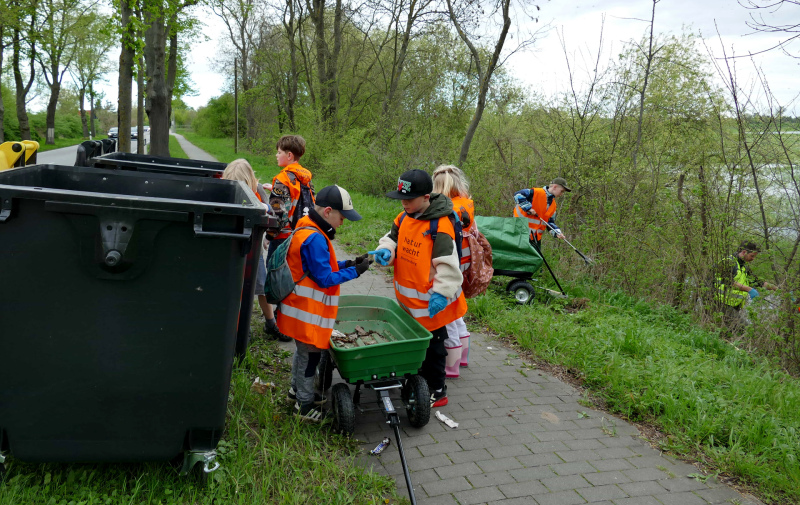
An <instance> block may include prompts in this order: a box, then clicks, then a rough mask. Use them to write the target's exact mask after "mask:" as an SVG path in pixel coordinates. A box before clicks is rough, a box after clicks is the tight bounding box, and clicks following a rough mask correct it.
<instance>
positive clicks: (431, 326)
mask: <svg viewBox="0 0 800 505" xmlns="http://www.w3.org/2000/svg"><path fill="white" fill-rule="evenodd" d="M403 214H404V213H400V214H399V215H398V216H397V217H396V218H395V220H394V223H395V224H396V225H397V226H399V230H398V232H397V251H396V252H395V260H394V294H395V296H396V297H397V301H398V302H399V303H400V306H401V307H403V309H405V311H406V312H408V313H409V314H411V317H413V318H414V319H416V320H417V321H419V322H420V324H422V326H424V327H425V328H426V329H428V330H436V329H439V328H441V327H443V326H445V325H447V324H449V323H452V322H453V321H455V320H456V319H458V318H459V317H462V316H463V315H464V314H466V313H467V301H466V299H464V294H463V293H462V292H461V286H459V287H458V291H456V294H455V297H453V298H448V299H447V302H448V304H447V306H446V307H445V308H444V309H443V310H442V311H441V312H439V313H438V314H436V315H435V316H433V317H432V318H431V317H428V302H429V301H430V299H431V295H432V294H433V273H434V272H433V268H432V263H431V261H432V257H433V240H431V237H430V229H431V223H430V221H426V220H420V219H414V218H413V217H411V216H409V215H406V216H405V218H404V219H403V220H402V223H401V222H400V216H402V215H403ZM437 226H438V228H437V233H445V234H447V235H448V236H449V237H450V238H453V237H455V234H456V233H455V230H454V229H453V223H451V222H450V219H448V218H447V216H445V217H440V218H439V222H438V224H437ZM454 240H455V239H454Z"/></svg>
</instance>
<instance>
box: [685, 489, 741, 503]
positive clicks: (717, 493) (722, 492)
mask: <svg viewBox="0 0 800 505" xmlns="http://www.w3.org/2000/svg"><path fill="white" fill-rule="evenodd" d="M694 493H695V494H696V495H697V496H699V497H700V498H702V499H704V500H705V501H707V502H708V503H712V504H718V503H731V500H734V499H741V495H740V494H739V493H737V492H736V491H734V490H733V489H731V488H729V487H718V488H716V489H699V490H697V491H695V492H694Z"/></svg>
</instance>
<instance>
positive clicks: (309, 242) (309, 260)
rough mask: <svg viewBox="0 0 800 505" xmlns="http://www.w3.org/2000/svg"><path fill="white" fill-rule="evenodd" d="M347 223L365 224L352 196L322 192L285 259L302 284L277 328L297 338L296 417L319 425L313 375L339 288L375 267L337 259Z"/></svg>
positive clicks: (326, 344) (283, 306) (361, 260)
mask: <svg viewBox="0 0 800 505" xmlns="http://www.w3.org/2000/svg"><path fill="white" fill-rule="evenodd" d="M345 219H348V220H350V221H358V220H360V219H361V216H360V215H359V214H358V212H356V211H355V209H354V208H353V200H352V199H351V198H350V194H349V193H348V192H347V191H345V190H344V188H340V187H339V186H326V187H324V188H322V190H321V191H320V192H319V193H318V194H317V201H316V205H315V206H314V207H313V208H311V209H309V211H308V215H306V216H303V217H302V218H300V219H299V220H298V221H297V226H296V231H295V233H294V235H293V236H292V242H291V243H290V244H289V251H288V252H287V254H286V263H287V264H288V265H289V268H290V269H291V271H292V278H293V279H295V281H296V282H297V285H296V286H295V288H294V291H292V292H291V293H290V294H289V295H288V296H287V297H286V298H284V299H283V300H282V301H281V303H280V304H279V305H278V326H280V328H281V331H282V332H284V333H285V334H286V335H288V336H290V337H291V338H293V339H295V344H296V346H297V349H296V350H295V353H294V361H293V363H292V388H291V389H290V390H289V398H292V399H295V400H296V403H295V415H297V416H299V417H301V418H302V419H304V420H307V421H313V422H319V421H321V420H322V418H323V416H324V412H323V410H322V409H321V407H319V405H320V404H323V403H324V402H325V400H324V398H323V397H322V395H315V393H314V375H315V371H316V369H317V365H318V364H319V362H320V358H321V357H322V352H326V351H327V349H329V348H330V338H331V333H332V331H333V326H334V323H335V322H336V314H337V312H338V310H339V285H340V284H342V283H344V282H347V281H349V280H352V279H355V278H356V277H359V276H360V275H361V274H363V273H364V272H366V271H367V269H369V264H370V262H369V260H368V259H367V255H366V254H365V255H363V256H361V257H358V258H356V259H355V260H347V261H337V260H336V252H335V251H334V249H333V244H332V243H331V240H332V239H333V237H334V236H335V234H336V229H337V228H338V227H339V226H341V225H342V223H343V222H344V220H345ZM306 274H307V275H306Z"/></svg>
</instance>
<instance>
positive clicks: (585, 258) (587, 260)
mask: <svg viewBox="0 0 800 505" xmlns="http://www.w3.org/2000/svg"><path fill="white" fill-rule="evenodd" d="M531 211H532V212H533V213H534V214H535V215H536V217H538V218H539V220H540V221H542V222H543V223H544V224H545V225H546V226H547V227H548V228H550V230H551V231H556V229H555V228H553V227H552V226H551V225H550V223H548V222H547V221H545V220H544V219H542V218H541V216H539V214H536V211H535V210H533V209H531ZM561 240H563V241H564V242H566V243H567V244H568V245H569V246H570V247H571V248H572V250H573V251H575V252H576V253H578V255H579V256H580V257H581V258H583V261H584V262H585V263H586V264H587V265H589V266H592V265H594V261H592V258H589V257H587V256H586V255H585V254H583V253H582V252H580V251H579V250H578V248H577V247H575V246H574V245H572V244H570V243H569V240H567V239H565V238H563V239H561ZM546 264H547V263H545V265H546ZM548 268H549V267H548Z"/></svg>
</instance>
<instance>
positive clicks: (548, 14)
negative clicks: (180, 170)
mask: <svg viewBox="0 0 800 505" xmlns="http://www.w3.org/2000/svg"><path fill="white" fill-rule="evenodd" d="M535 1H538V2H539V6H540V7H541V11H540V12H539V14H540V21H539V24H540V25H542V24H545V23H548V22H549V23H550V25H551V26H552V28H553V29H552V30H551V31H550V32H549V34H548V35H547V36H546V37H545V38H544V39H542V40H541V41H539V42H538V43H537V44H536V46H535V48H533V49H530V50H527V51H525V52H520V53H516V54H514V55H513V56H512V57H511V58H510V59H509V61H508V63H507V65H508V68H509V70H510V72H511V74H512V75H514V76H515V77H517V78H518V79H519V80H520V82H522V83H523V85H525V86H527V87H530V88H531V89H532V90H535V91H538V92H541V93H543V94H545V95H552V94H553V93H555V92H558V91H565V90H566V86H567V84H568V81H567V78H568V74H567V67H566V63H565V57H564V51H563V49H562V47H561V42H560V41H559V37H558V33H563V37H564V40H565V42H566V44H567V49H568V51H569V52H570V54H572V55H574V56H575V58H576V59H575V61H574V62H573V70H577V72H576V75H577V77H578V78H581V77H585V76H586V72H585V71H586V65H583V64H582V63H581V61H583V60H585V61H589V63H588V65H592V64H593V60H592V58H595V57H596V54H597V47H598V41H599V37H600V28H601V23H602V20H603V16H604V15H605V27H604V30H603V31H604V47H603V53H604V54H603V56H602V57H601V62H602V63H603V64H605V63H606V62H607V61H608V59H609V58H610V57H611V55H616V54H618V53H619V52H620V51H621V50H622V48H623V44H624V43H625V42H627V41H629V40H631V39H636V40H639V39H640V38H641V37H642V36H643V35H644V34H645V31H646V30H647V27H648V24H647V23H648V20H649V19H650V13H651V9H652V2H651V0H535ZM749 14H750V13H749V11H748V10H746V9H745V8H744V7H742V6H741V5H740V4H739V3H738V2H737V0H661V1H660V2H659V3H658V4H657V6H656V17H655V30H656V32H658V33H674V34H680V33H681V31H682V29H683V28H682V27H683V26H684V25H686V26H687V27H688V28H689V29H690V30H692V31H694V32H699V33H701V34H702V36H703V38H705V39H706V43H707V44H708V46H709V47H710V48H711V49H712V50H713V51H714V52H715V53H716V54H717V55H721V46H720V40H719V38H718V36H717V28H715V22H716V25H717V27H718V29H719V33H720V36H721V37H722V43H723V44H724V45H725V47H726V50H727V51H728V53H729V54H731V51H732V50H735V52H736V54H740V55H744V54H747V53H749V52H750V53H756V52H759V51H761V50H763V49H766V48H768V47H771V46H773V45H775V44H776V43H777V41H778V40H780V38H779V37H775V36H770V35H765V34H756V35H753V34H752V30H751V29H750V28H748V26H747V24H746V22H747V21H748V19H749ZM765 16H766V18H767V19H768V20H778V21H779V22H781V23H786V22H794V23H797V22H800V9H797V8H795V9H794V10H793V11H792V10H790V9H787V8H784V9H783V10H782V11H779V12H778V13H777V14H768V13H766V14H765ZM201 17H202V18H204V19H205V20H206V24H207V26H206V28H205V29H204V30H203V32H204V33H206V34H212V35H213V34H217V35H216V36H215V37H214V38H211V39H210V40H208V41H205V42H199V43H195V44H194V45H193V49H192V53H191V56H190V58H189V70H190V72H191V75H192V80H193V81H194V83H195V86H196V89H197V91H198V95H197V96H193V97H187V98H186V99H185V101H186V102H187V103H188V104H189V105H190V106H192V107H194V108H197V107H200V106H204V105H206V104H207V103H208V100H209V99H210V98H212V97H214V96H218V95H220V94H221V93H222V87H223V85H224V82H225V76H223V75H220V74H218V73H216V72H215V71H214V70H213V69H212V65H213V61H214V60H215V59H216V55H217V54H219V51H220V41H219V40H218V39H219V37H221V36H222V34H224V33H225V30H224V26H223V25H222V23H221V21H219V19H217V18H215V17H214V16H213V15H208V16H201ZM792 18H794V19H792ZM795 49H796V50H797V52H800V41H797V42H796V46H795ZM703 50H704V51H705V49H703ZM579 52H582V54H583V58H582V57H581V55H580V54H579ZM755 61H756V63H757V64H758V65H760V66H761V68H762V69H763V71H764V72H765V74H766V77H767V79H768V81H769V84H770V86H771V88H772V90H773V92H774V93H775V94H776V95H777V97H778V99H779V101H780V102H781V103H782V104H787V103H789V102H790V101H791V100H792V99H793V98H794V97H795V95H796V94H797V93H798V92H800V68H798V65H800V60H798V59H793V58H790V57H789V56H786V55H785V54H783V53H782V52H781V51H779V50H774V51H771V52H769V53H766V54H763V55H758V56H755ZM576 65H577V66H578V68H577V69H576V68H575V66H576ZM752 67H753V65H752V63H751V62H750V61H749V60H747V59H745V58H743V59H739V60H738V61H737V69H738V72H739V76H740V78H745V77H749V78H751V79H752V75H753V72H752ZM111 79H112V82H111V83H109V84H108V86H107V87H106V89H107V91H106V92H107V99H108V100H111V101H116V100H115V99H116V75H114V76H111ZM134 87H135V86H134ZM795 108H796V110H797V111H798V113H800V107H795Z"/></svg>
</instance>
